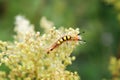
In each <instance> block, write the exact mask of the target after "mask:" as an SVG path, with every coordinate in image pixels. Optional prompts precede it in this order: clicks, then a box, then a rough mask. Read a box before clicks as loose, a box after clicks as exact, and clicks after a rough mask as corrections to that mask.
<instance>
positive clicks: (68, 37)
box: [47, 34, 85, 54]
mask: <svg viewBox="0 0 120 80" xmlns="http://www.w3.org/2000/svg"><path fill="white" fill-rule="evenodd" d="M66 41H83V42H85V41H84V40H82V39H81V37H80V36H79V34H77V35H76V36H74V37H72V36H71V35H65V36H63V37H61V38H59V39H58V40H57V41H56V42H55V43H54V44H53V45H52V46H51V47H50V48H48V50H47V53H48V54H49V53H50V52H51V51H53V50H54V49H55V48H57V47H58V46H60V45H61V44H62V43H64V42H66Z"/></svg>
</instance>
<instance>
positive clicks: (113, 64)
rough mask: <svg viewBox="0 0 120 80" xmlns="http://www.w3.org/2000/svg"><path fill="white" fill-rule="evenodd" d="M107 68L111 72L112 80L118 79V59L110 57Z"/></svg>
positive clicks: (119, 79)
mask: <svg viewBox="0 0 120 80" xmlns="http://www.w3.org/2000/svg"><path fill="white" fill-rule="evenodd" d="M109 70H110V72H111V74H112V80H120V59H117V58H116V57H111V58H110V66H109Z"/></svg>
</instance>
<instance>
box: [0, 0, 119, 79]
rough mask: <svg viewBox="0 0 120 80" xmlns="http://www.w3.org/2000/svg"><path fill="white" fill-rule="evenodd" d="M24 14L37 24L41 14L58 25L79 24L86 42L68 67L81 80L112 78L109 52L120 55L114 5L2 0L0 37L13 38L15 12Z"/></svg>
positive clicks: (87, 0)
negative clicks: (109, 68) (76, 73)
mask: <svg viewBox="0 0 120 80" xmlns="http://www.w3.org/2000/svg"><path fill="white" fill-rule="evenodd" d="M19 14H20V15H24V16H25V17H26V18H27V19H29V20H30V22H31V23H32V24H34V25H35V26H36V27H35V29H36V31H38V30H39V31H42V29H41V28H39V21H40V19H41V17H42V16H45V17H47V19H48V20H51V21H53V22H54V23H55V26H56V27H57V28H59V27H60V26H65V27H67V28H68V27H73V28H76V27H79V28H80V31H85V34H82V36H83V39H84V40H86V44H81V45H79V46H78V47H77V49H76V50H75V51H74V52H73V55H75V56H76V60H75V61H74V62H73V64H72V65H70V66H68V67H67V69H68V70H70V71H77V72H78V73H79V75H80V77H81V79H82V80H101V79H103V78H106V79H110V78H111V75H110V72H109V70H108V66H109V59H110V56H112V55H115V56H118V57H120V23H119V21H118V19H117V12H116V11H115V9H114V7H113V6H112V5H107V3H105V2H104V1H102V0H0V40H3V41H13V35H14V31H13V29H14V22H15V16H16V15H19Z"/></svg>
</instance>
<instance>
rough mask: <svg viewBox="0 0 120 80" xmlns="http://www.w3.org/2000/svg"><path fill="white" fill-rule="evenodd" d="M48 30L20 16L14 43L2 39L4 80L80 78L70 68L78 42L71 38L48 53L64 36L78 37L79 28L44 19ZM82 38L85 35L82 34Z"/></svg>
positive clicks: (0, 56) (0, 74)
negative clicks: (66, 27)
mask: <svg viewBox="0 0 120 80" xmlns="http://www.w3.org/2000/svg"><path fill="white" fill-rule="evenodd" d="M40 24H41V26H42V27H43V28H44V29H45V33H44V34H41V33H40V32H35V30H34V26H33V25H31V24H30V22H29V21H28V20H26V19H25V17H23V16H17V17H16V22H15V25H16V26H15V31H16V35H15V40H14V42H13V43H12V42H3V41H0V64H1V66H0V67H6V68H7V69H8V71H6V70H0V80H7V79H8V80H56V79H57V80H80V77H79V76H78V74H77V72H70V71H68V70H66V66H67V65H70V64H72V61H73V60H75V56H71V53H72V51H73V50H74V48H75V47H76V45H78V41H68V42H65V43H63V44H61V45H60V46H59V47H57V48H55V49H54V50H53V51H51V52H50V54H47V52H46V51H47V50H48V48H50V47H51V45H52V44H53V43H54V42H55V41H56V40H57V39H58V38H60V37H62V36H63V35H71V36H75V35H77V34H79V29H73V28H69V29H65V28H63V27H62V28H59V29H56V28H55V27H53V25H54V24H53V23H52V22H50V21H47V20H46V18H42V20H41V23H40ZM80 37H81V36H80Z"/></svg>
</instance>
